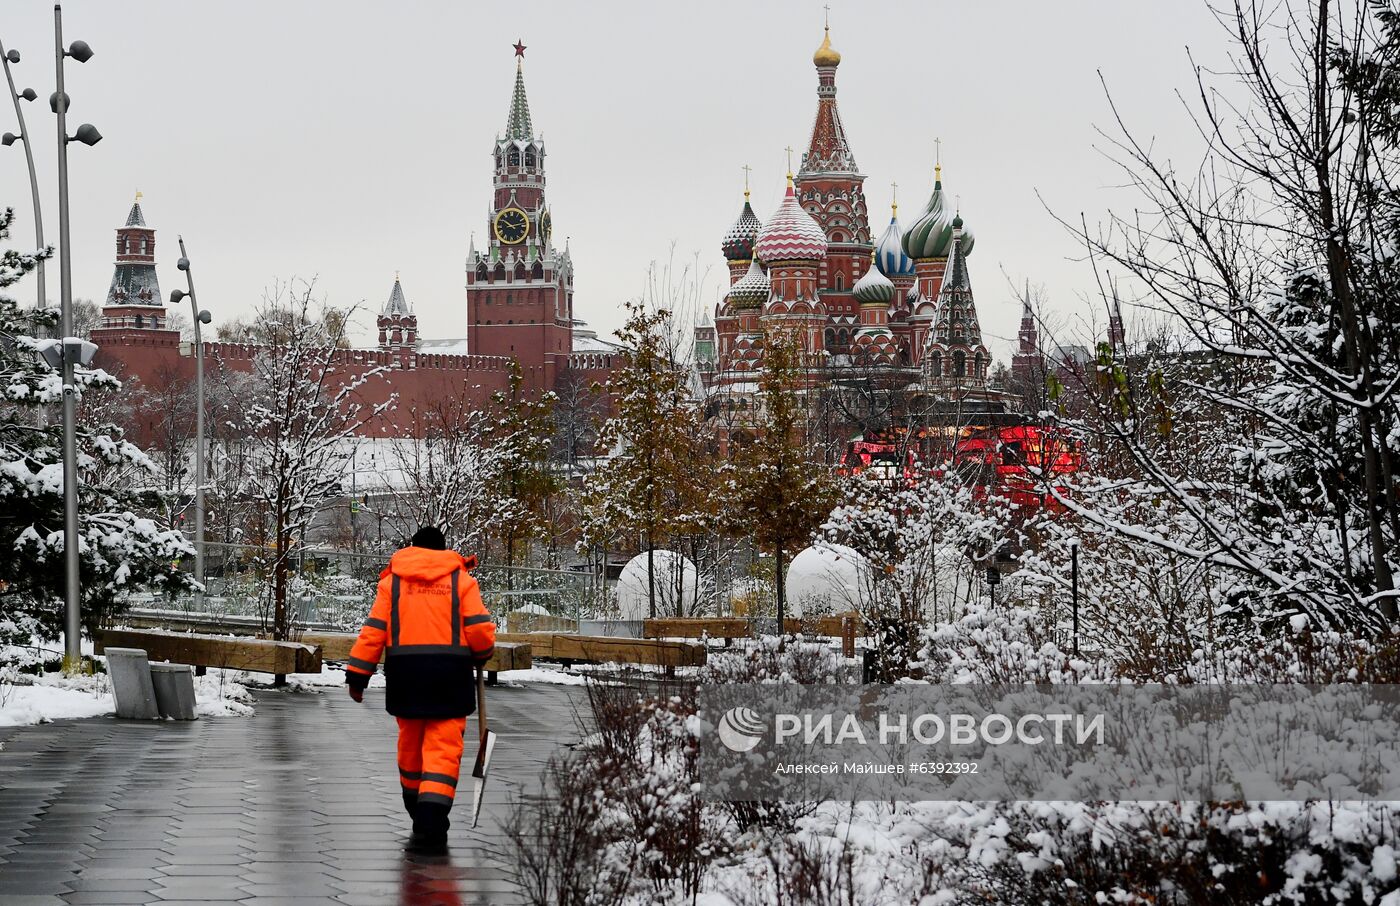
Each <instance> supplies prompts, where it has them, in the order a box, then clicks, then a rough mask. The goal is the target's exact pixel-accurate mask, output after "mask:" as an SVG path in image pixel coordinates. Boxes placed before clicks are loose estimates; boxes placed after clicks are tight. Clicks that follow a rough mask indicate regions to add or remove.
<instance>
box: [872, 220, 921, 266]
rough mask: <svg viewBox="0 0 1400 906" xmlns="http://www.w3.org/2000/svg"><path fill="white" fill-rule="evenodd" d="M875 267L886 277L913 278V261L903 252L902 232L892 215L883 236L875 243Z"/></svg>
mask: <svg viewBox="0 0 1400 906" xmlns="http://www.w3.org/2000/svg"><path fill="white" fill-rule="evenodd" d="M875 266H876V267H878V268H879V269H880V273H882V274H884V275H885V276H886V277H890V278H894V277H912V276H914V259H912V258H910V257H909V256H908V255H907V254H905V252H904V231H903V230H901V229H900V228H899V220H898V219H897V218H896V217H894V216H893V215H891V216H890V225H889V226H888V227H886V228H885V232H884V235H882V236H881V237H880V241H879V242H877V243H875Z"/></svg>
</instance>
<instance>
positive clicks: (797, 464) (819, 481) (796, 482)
mask: <svg viewBox="0 0 1400 906" xmlns="http://www.w3.org/2000/svg"><path fill="white" fill-rule="evenodd" d="M802 372H803V350H802V345H801V341H800V340H799V339H798V338H797V336H796V335H794V334H793V333H791V332H788V331H784V330H780V329H774V330H769V331H767V332H766V333H765V334H764V337H763V369H762V371H760V373H759V375H758V393H757V394H756V395H755V398H754V413H755V414H754V421H753V423H752V424H751V425H750V430H749V431H745V432H742V433H741V434H740V435H739V436H738V437H736V438H735V439H734V440H733V441H732V442H733V444H734V446H735V449H734V453H733V459H732V461H731V462H730V463H729V464H728V465H727V467H726V474H727V482H726V491H727V497H728V502H727V505H726V509H727V512H728V514H729V516H730V518H731V520H732V522H731V525H732V526H733V528H734V530H735V531H737V532H740V533H742V534H745V535H747V536H748V537H750V538H752V539H753V541H754V543H755V544H756V545H757V546H758V548H759V549H760V550H763V551H766V552H771V553H772V554H773V561H774V563H773V566H774V572H773V576H774V584H775V585H776V586H777V598H778V620H779V621H780V622H779V624H778V625H779V626H782V622H781V621H782V619H783V618H784V617H785V616H786V607H785V604H786V601H785V594H784V588H783V586H784V582H783V570H784V557H785V556H786V555H787V554H788V553H790V552H791V551H793V550H794V549H796V548H797V547H798V546H801V545H805V544H806V543H807V541H808V540H809V539H810V538H811V537H812V535H813V533H815V532H816V531H817V529H818V528H820V527H821V525H822V522H823V521H824V520H825V519H826V518H827V516H828V514H829V513H830V512H831V510H832V507H833V506H834V505H835V503H836V498H837V488H836V484H835V481H834V476H833V475H832V473H831V470H830V468H829V467H828V466H826V465H825V464H824V463H823V462H822V460H821V457H820V456H819V455H817V453H816V450H815V445H814V444H813V440H812V437H811V431H810V427H811V426H810V424H809V418H808V410H807V406H808V401H807V397H806V395H805V393H804V392H803V390H802V387H801V381H802Z"/></svg>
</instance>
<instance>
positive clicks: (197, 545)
mask: <svg viewBox="0 0 1400 906" xmlns="http://www.w3.org/2000/svg"><path fill="white" fill-rule="evenodd" d="M179 238H180V260H179V262H177V263H176V265H175V266H176V267H178V268H179V269H180V270H182V271H184V272H185V283H186V284H187V285H188V286H189V291H188V292H186V291H185V290H181V289H177V290H174V291H172V292H171V293H170V304H171V305H179V304H180V302H181V301H182V300H184V298H185V297H186V296H188V297H189V299H190V314H192V315H193V316H194V393H195V409H194V578H195V581H196V582H198V583H199V586H200V590H199V591H197V592H195V593H194V599H195V603H196V605H197V607H196V609H197V610H203V609H204V338H203V335H202V334H201V333H200V330H199V327H200V325H201V324H208V323H209V322H210V321H211V320H213V318H211V317H210V315H209V312H208V311H203V310H201V309H200V307H199V302H198V300H197V299H196V298H195V295H194V271H192V270H190V259H189V256H187V255H186V254H185V237H184V236H181V237H179Z"/></svg>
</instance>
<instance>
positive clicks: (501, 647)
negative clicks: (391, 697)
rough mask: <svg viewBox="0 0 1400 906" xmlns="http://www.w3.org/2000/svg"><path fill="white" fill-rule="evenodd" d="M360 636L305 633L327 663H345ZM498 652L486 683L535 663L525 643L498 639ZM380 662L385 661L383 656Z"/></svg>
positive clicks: (304, 637) (304, 638) (304, 639)
mask: <svg viewBox="0 0 1400 906" xmlns="http://www.w3.org/2000/svg"><path fill="white" fill-rule="evenodd" d="M357 638H359V636H358V635H356V634H354V633H350V632H304V633H302V634H301V640H302V642H303V643H304V644H308V645H316V646H319V647H320V649H321V657H322V658H323V659H324V660H327V661H345V660H346V659H348V658H349V657H350V649H351V648H354V647H355V639H357ZM496 639H497V640H496V650H495V651H494V652H492V653H491V659H490V660H488V661H487V662H486V682H488V683H490V684H491V685H493V686H494V685H495V684H496V680H497V674H499V673H502V672H503V671H506V670H528V669H530V666H531V665H532V664H533V663H534V659H533V654H532V651H531V646H530V645H529V644H528V643H525V642H502V641H500V635H499V634H498V635H497V637H496ZM380 660H383V657H382V656H381V658H380Z"/></svg>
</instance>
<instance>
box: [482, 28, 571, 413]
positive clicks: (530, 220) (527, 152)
mask: <svg viewBox="0 0 1400 906" xmlns="http://www.w3.org/2000/svg"><path fill="white" fill-rule="evenodd" d="M524 57H525V45H524V44H521V43H519V42H517V43H516V44H515V58H516V65H515V89H514V91H513V93H512V95H511V102H510V112H509V114H508V116H507V117H506V130H505V134H504V135H503V136H498V137H497V138H496V142H495V146H494V147H493V149H492V154H493V158H494V162H495V174H494V178H493V180H492V193H491V206H490V208H489V209H488V211H487V215H486V229H485V232H484V235H485V237H486V247H485V250H483V251H478V249H477V247H476V241H475V238H473V241H472V244H471V248H470V249H469V250H468V252H467V267H466V270H467V284H466V287H467V351H468V353H470V354H472V355H490V356H506V357H510V358H514V359H516V360H517V361H518V362H519V363H520V367H521V370H522V372H523V374H524V378H525V386H526V387H527V388H528V389H530V390H532V391H536V392H538V391H545V390H550V389H553V387H554V381H555V378H556V377H557V376H558V373H559V372H560V371H561V370H563V368H564V367H565V365H566V364H567V361H568V357H569V355H570V354H571V353H572V352H573V327H574V275H573V264H572V262H571V261H570V259H569V252H568V250H567V249H565V250H564V251H563V252H560V251H558V250H557V249H555V247H554V242H553V232H552V229H553V224H552V222H551V219H550V213H549V206H548V204H547V203H546V201H545V174H544V157H545V148H544V139H543V137H542V136H540V135H538V134H537V133H536V132H535V128H534V124H533V122H532V121H531V119H530V104H529V101H528V100H527V99H526V96H525V72H524Z"/></svg>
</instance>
